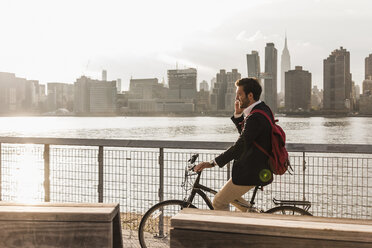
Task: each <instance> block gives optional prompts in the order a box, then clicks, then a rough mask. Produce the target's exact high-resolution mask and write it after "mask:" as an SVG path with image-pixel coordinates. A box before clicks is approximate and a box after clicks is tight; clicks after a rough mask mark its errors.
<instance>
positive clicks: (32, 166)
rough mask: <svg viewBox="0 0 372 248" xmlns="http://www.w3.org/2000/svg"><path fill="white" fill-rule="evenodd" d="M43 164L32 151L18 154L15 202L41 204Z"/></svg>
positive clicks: (14, 167)
mask: <svg viewBox="0 0 372 248" xmlns="http://www.w3.org/2000/svg"><path fill="white" fill-rule="evenodd" d="M41 166H42V163H40V161H38V158H37V156H36V155H35V154H32V152H31V150H29V149H26V151H25V152H21V153H17V154H16V159H15V164H14V166H12V168H13V178H14V181H15V183H14V185H13V189H12V191H13V192H12V195H13V196H14V201H16V202H22V203H35V202H40V201H41V200H42V199H41V195H42V194H43V191H44V189H43V173H42V170H41V168H40V167H41Z"/></svg>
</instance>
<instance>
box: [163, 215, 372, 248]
mask: <svg viewBox="0 0 372 248" xmlns="http://www.w3.org/2000/svg"><path fill="white" fill-rule="evenodd" d="M171 227H172V229H171V232H170V242H171V247H190V248H191V247H213V248H218V247H224V248H226V247H256V248H257V247H260V248H263V247H270V248H279V247H285V248H292V247H296V248H297V247H317V248H320V247H332V248H333V247H343V248H346V247H347V248H349V247H353V248H354V247H363V248H367V247H368V248H371V247H372V220H352V219H336V218H322V217H312V216H288V215H284V216H283V215H272V214H257V213H241V212H226V211H211V210H200V209H183V210H182V211H180V212H179V213H178V214H177V215H176V216H174V217H173V218H172V219H171Z"/></svg>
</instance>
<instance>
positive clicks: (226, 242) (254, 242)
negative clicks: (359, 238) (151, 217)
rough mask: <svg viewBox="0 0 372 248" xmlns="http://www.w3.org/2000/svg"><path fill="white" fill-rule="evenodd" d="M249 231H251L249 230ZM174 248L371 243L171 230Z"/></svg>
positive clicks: (338, 247) (365, 247)
mask: <svg viewBox="0 0 372 248" xmlns="http://www.w3.org/2000/svg"><path fill="white" fill-rule="evenodd" d="M248 231H249V230H248ZM170 235H171V240H170V243H171V247H172V248H176V247H177V248H195V247H205V248H209V247H210V248H226V247H244V248H246V247H249V248H267V247H270V248H283V247H285V248H305V247H317V248H322V247H324V248H328V247H332V248H350V247H353V248H370V247H371V243H364V242H356V241H334V240H322V239H310V238H309V239H305V238H296V237H282V236H280V237H275V236H263V235H255V234H240V233H226V232H213V231H197V230H187V229H171V233H170Z"/></svg>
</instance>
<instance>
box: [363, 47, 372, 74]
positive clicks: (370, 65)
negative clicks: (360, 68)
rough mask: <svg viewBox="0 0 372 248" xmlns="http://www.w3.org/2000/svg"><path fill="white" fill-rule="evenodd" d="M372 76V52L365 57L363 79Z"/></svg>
mask: <svg viewBox="0 0 372 248" xmlns="http://www.w3.org/2000/svg"><path fill="white" fill-rule="evenodd" d="M369 77H372V53H371V54H370V55H369V56H368V57H366V58H365V77H364V78H365V79H368V78H369Z"/></svg>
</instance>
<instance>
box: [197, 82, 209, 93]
mask: <svg viewBox="0 0 372 248" xmlns="http://www.w3.org/2000/svg"><path fill="white" fill-rule="evenodd" d="M201 90H203V91H209V85H208V83H207V81H205V80H203V81H201V82H200V84H199V91H201Z"/></svg>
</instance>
